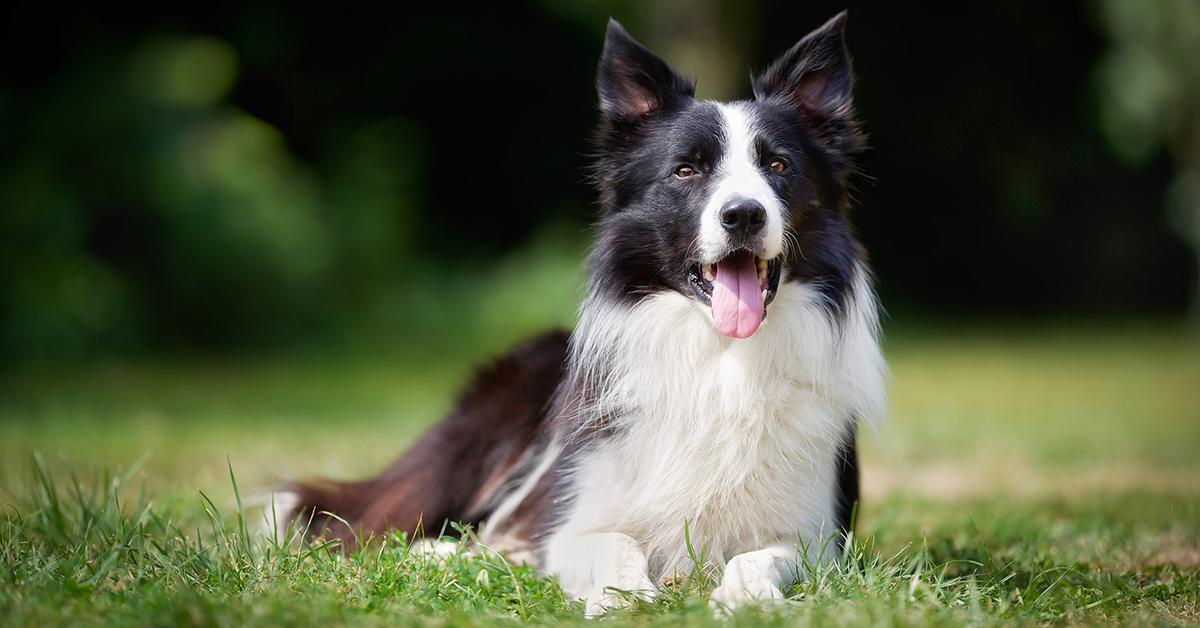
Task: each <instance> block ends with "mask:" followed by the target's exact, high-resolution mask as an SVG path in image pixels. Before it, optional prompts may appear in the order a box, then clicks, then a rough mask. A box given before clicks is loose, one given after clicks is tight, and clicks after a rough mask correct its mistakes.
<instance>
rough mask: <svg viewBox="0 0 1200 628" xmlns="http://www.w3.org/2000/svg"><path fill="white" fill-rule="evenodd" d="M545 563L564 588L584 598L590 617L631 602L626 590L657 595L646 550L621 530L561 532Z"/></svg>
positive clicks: (642, 595) (649, 597)
mask: <svg viewBox="0 0 1200 628" xmlns="http://www.w3.org/2000/svg"><path fill="white" fill-rule="evenodd" d="M546 563H547V564H546V566H547V570H548V571H549V572H550V573H552V574H554V575H555V576H558V581H559V584H560V585H562V588H563V590H565V591H566V592H567V593H568V594H569V595H572V596H575V597H578V598H583V601H584V604H585V605H586V607H585V611H584V612H585V614H586V615H587V616H588V617H596V616H599V615H602V614H604V612H605V611H607V610H609V609H612V608H616V607H620V606H624V605H625V604H627V603H628V601H629V600H628V596H627V595H623V594H625V593H633V594H635V595H637V596H640V597H643V598H647V599H652V598H654V596H655V595H656V594H657V589H656V588H655V586H654V582H652V581H651V580H650V577H649V575H648V574H647V564H646V553H645V552H643V551H642V548H641V546H640V545H639V544H638V542H637V541H635V540H634V539H633V538H632V537H630V536H628V535H626V534H621V533H619V532H593V533H587V534H578V535H573V534H572V535H560V536H559V538H556V539H554V541H553V542H552V543H551V545H550V547H549V548H548V552H547V556H546Z"/></svg>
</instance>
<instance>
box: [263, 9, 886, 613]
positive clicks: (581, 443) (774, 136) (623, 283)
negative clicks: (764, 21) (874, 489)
mask: <svg viewBox="0 0 1200 628" xmlns="http://www.w3.org/2000/svg"><path fill="white" fill-rule="evenodd" d="M845 19H846V16H845V13H844V12H843V13H841V14H839V15H837V16H835V17H834V18H832V19H831V20H829V21H828V22H827V23H825V24H824V25H823V26H821V27H820V28H818V29H816V30H814V31H813V32H811V33H809V34H808V35H806V36H805V37H804V38H803V39H802V40H800V41H799V42H798V43H797V44H796V45H795V46H793V47H792V48H791V49H789V50H787V51H786V52H785V53H784V54H783V55H782V56H780V57H779V58H778V59H777V60H776V61H775V62H774V63H773V64H771V65H770V66H769V67H768V68H767V69H766V71H764V72H763V73H762V74H760V75H758V76H757V77H754V78H753V80H752V84H753V93H754V98H753V99H752V100H746V101H737V102H712V101H703V100H698V99H696V98H695V96H694V93H695V89H694V85H693V83H692V82H691V81H689V80H688V79H686V78H685V77H684V76H682V75H680V74H679V73H678V72H676V71H675V70H674V69H672V68H671V67H670V66H669V65H668V64H667V63H666V62H665V61H663V60H662V59H660V58H659V57H658V56H656V55H654V54H653V53H652V52H650V51H649V50H648V49H647V48H646V47H644V46H643V45H642V44H640V43H638V42H637V41H635V40H634V39H633V38H632V37H631V36H630V35H629V34H628V33H627V32H626V31H625V29H624V28H623V27H622V26H621V25H620V24H618V23H617V22H616V21H612V20H610V21H609V23H608V31H607V35H606V37H605V42H604V50H603V53H602V56H601V60H600V64H599V69H598V72H597V90H598V92H599V108H600V127H599V131H598V134H597V137H596V143H595V148H596V160H595V170H594V179H595V183H596V186H597V188H598V190H599V197H600V217H599V221H598V224H597V227H596V237H595V241H594V245H593V246H592V248H591V251H590V254H589V256H588V258H587V265H588V269H589V278H588V282H587V288H586V293H585V297H584V300H583V303H582V305H581V307H580V314H579V320H578V324H577V326H576V328H575V329H574V331H573V332H572V333H569V334H568V333H566V332H561V331H560V332H553V333H548V334H546V335H544V336H541V337H539V338H536V339H533V340H530V341H528V342H526V343H525V344H523V345H521V346H519V347H517V348H516V349H515V350H513V351H512V352H511V353H509V354H508V355H506V356H504V357H502V358H500V359H499V360H498V361H496V362H495V363H494V364H492V365H491V366H489V367H487V368H485V369H483V370H481V371H480V372H479V373H478V374H477V375H476V377H475V380H474V382H473V383H472V384H471V385H470V386H469V387H468V388H467V389H466V391H465V393H464V394H463V395H462V397H461V398H460V399H459V401H458V403H457V406H456V407H455V408H454V410H453V411H452V412H450V413H449V415H448V416H446V417H445V418H444V419H443V420H442V421H441V422H440V423H438V424H437V425H435V426H434V427H433V428H431V429H430V430H429V431H428V432H427V433H425V434H424V435H423V436H421V437H420V438H419V440H418V441H417V442H416V443H415V444H414V445H413V446H412V448H411V449H409V450H408V452H407V453H405V454H404V455H403V456H401V457H400V458H399V460H397V461H396V462H395V463H394V464H393V465H392V466H391V467H390V468H388V469H387V470H385V471H383V473H382V474H380V475H379V476H377V477H375V478H372V479H368V480H364V481H353V482H331V481H325V482H309V483H296V484H292V485H289V486H288V487H287V488H286V492H283V493H281V494H280V495H279V496H278V497H277V503H278V504H279V507H280V508H282V511H283V513H282V516H281V517H280V520H281V521H284V522H287V521H292V522H297V523H298V524H302V525H303V526H304V527H305V528H306V529H307V530H308V531H309V534H310V535H312V536H324V537H326V538H330V537H332V538H338V539H340V540H341V541H342V542H343V543H344V544H345V545H347V546H350V545H353V544H354V543H356V541H357V540H358V539H361V538H368V537H370V536H371V535H374V534H381V533H384V532H386V531H389V530H401V531H407V532H409V533H411V534H414V535H420V534H421V533H422V531H423V530H428V529H444V528H442V526H443V522H446V521H458V522H465V523H467V524H470V525H472V526H476V527H477V538H478V539H479V540H480V541H481V542H482V543H483V544H485V545H487V546H489V547H493V548H497V549H503V550H505V551H506V552H508V555H509V556H510V557H514V558H515V557H519V558H520V560H525V561H528V562H530V563H532V564H533V565H535V566H537V567H538V568H540V569H541V570H542V571H543V572H544V573H547V574H550V575H553V576H555V577H557V578H558V581H559V582H560V584H561V586H562V587H563V589H564V590H565V591H566V592H567V593H568V594H570V595H572V596H576V597H578V598H582V599H583V600H584V602H585V605H586V606H585V608H586V612H587V614H588V615H596V614H599V613H602V612H604V611H605V610H606V609H608V608H611V607H614V606H619V605H621V604H623V603H627V602H628V600H629V594H630V593H633V594H640V595H643V596H646V597H653V596H654V595H655V592H656V591H657V587H658V586H659V585H660V584H662V583H663V582H666V581H668V580H670V579H672V578H677V577H679V576H680V575H681V574H688V573H691V572H692V571H693V570H694V569H696V568H697V567H703V565H697V562H698V561H697V560H696V559H695V557H694V552H693V553H689V549H688V548H689V543H690V546H691V548H692V550H694V551H701V552H702V554H703V557H704V560H705V561H706V563H707V565H708V566H709V567H711V568H713V569H716V570H721V569H723V574H722V575H721V577H720V584H719V585H718V586H717V587H716V588H715V590H714V591H713V593H712V598H711V599H712V603H714V604H717V605H720V606H721V607H723V608H733V607H736V606H738V605H740V604H744V603H747V602H751V601H755V600H767V599H775V598H781V597H783V595H784V594H783V588H784V587H787V586H789V585H790V584H791V583H793V582H794V581H796V580H797V579H798V578H800V577H802V576H803V574H802V573H801V572H802V571H803V570H802V565H805V564H814V563H815V564H828V562H829V561H834V560H837V558H838V557H839V555H840V548H841V546H842V544H843V543H844V540H845V538H846V536H847V535H848V533H849V532H850V530H851V525H852V516H853V515H852V513H853V511H854V508H855V503H856V501H857V499H858V468H857V446H856V443H857V436H856V433H857V428H858V426H859V424H860V423H862V422H866V421H870V420H872V419H874V418H875V417H878V416H880V415H881V414H882V413H883V410H884V404H885V400H884V381H885V371H886V367H885V364H884V361H883V358H882V355H881V352H880V348H879V342H878V315H877V309H878V308H877V300H876V297H875V294H874V291H873V287H872V276H871V273H870V271H869V268H868V265H867V260H866V255H865V252H864V250H863V248H862V247H861V246H860V244H859V243H858V241H857V240H856V239H855V236H854V234H853V230H852V227H851V225H850V223H849V222H848V218H847V212H848V209H849V206H850V196H851V195H850V190H851V185H852V183H853V181H854V179H855V175H856V170H855V166H854V162H853V158H854V156H855V155H856V154H858V153H860V152H861V151H862V150H863V149H864V146H865V137H864V134H863V132H862V131H861V129H860V126H859V124H858V122H857V121H856V119H855V115H854V110H853V107H852V94H851V88H852V83H853V75H852V70H851V63H850V58H849V55H848V52H847V50H846V46H845V43H844V38H843V29H844V23H845Z"/></svg>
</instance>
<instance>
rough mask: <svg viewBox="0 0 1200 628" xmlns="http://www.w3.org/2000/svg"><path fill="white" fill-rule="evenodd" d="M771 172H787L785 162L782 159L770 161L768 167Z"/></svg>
mask: <svg viewBox="0 0 1200 628" xmlns="http://www.w3.org/2000/svg"><path fill="white" fill-rule="evenodd" d="M768 167H769V168H770V169H771V172H783V171H784V170H787V162H786V161H784V160H782V159H772V160H771V165H770V166H768Z"/></svg>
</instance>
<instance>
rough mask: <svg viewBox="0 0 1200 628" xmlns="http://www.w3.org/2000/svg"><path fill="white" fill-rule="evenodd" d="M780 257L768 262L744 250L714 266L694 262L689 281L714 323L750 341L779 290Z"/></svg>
mask: <svg viewBox="0 0 1200 628" xmlns="http://www.w3.org/2000/svg"><path fill="white" fill-rule="evenodd" d="M779 259H780V258H778V257H776V258H775V259H772V260H765V259H762V258H760V257H758V256H756V255H755V254H754V253H751V252H750V251H747V250H744V249H741V250H737V251H734V252H732V253H730V254H729V255H726V256H725V257H723V258H721V259H720V260H719V261H717V263H715V264H701V263H699V262H697V263H694V264H692V265H691V267H690V268H689V269H688V280H689V281H690V282H691V284H692V290H693V291H694V292H695V293H696V298H698V299H700V301H701V302H703V303H705V304H707V305H709V306H710V307H712V315H713V322H714V323H715V324H716V326H717V329H718V330H720V332H721V333H723V334H725V335H726V336H729V337H731V338H749V337H750V336H752V335H753V334H754V332H756V331H758V326H759V325H761V324H762V322H763V318H765V317H766V313H767V305H769V304H770V303H771V301H772V300H774V299H775V291H776V290H777V289H778V288H779V274H780V268H781V264H780V263H779Z"/></svg>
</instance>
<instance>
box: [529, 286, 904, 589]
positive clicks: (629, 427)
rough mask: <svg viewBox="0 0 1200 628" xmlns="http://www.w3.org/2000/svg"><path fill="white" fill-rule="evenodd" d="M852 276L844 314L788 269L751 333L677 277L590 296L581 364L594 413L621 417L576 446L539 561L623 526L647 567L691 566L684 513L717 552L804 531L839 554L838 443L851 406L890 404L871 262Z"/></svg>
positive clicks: (798, 536)
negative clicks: (622, 301) (723, 327)
mask: <svg viewBox="0 0 1200 628" xmlns="http://www.w3.org/2000/svg"><path fill="white" fill-rule="evenodd" d="M854 284H855V289H854V292H853V296H852V298H851V299H850V301H849V302H848V303H847V304H846V310H845V312H844V313H843V315H842V316H840V317H839V316H831V315H830V314H829V313H828V312H827V311H826V309H825V307H824V306H823V304H822V299H823V297H822V296H821V295H820V294H819V293H818V292H817V291H816V290H815V289H814V288H813V287H811V286H808V285H805V284H799V283H794V282H787V281H786V280H785V281H784V282H783V283H781V285H780V288H779V293H778V296H777V297H776V300H775V302H774V303H773V304H772V306H771V309H770V316H769V317H768V319H767V320H766V321H765V322H764V324H763V326H762V328H761V329H760V330H759V331H758V333H756V334H755V335H753V336H751V337H750V338H746V339H742V340H733V339H730V338H726V337H724V336H722V335H720V334H718V333H716V331H715V330H714V329H713V328H712V323H711V321H710V320H709V318H708V316H707V315H706V313H705V312H704V309H703V308H702V307H698V305H697V304H696V302H695V300H693V299H690V298H688V297H685V296H683V295H680V294H678V293H675V292H662V293H659V294H656V295H653V296H650V297H648V298H646V299H644V300H642V301H641V302H640V303H638V304H637V305H634V306H624V305H617V304H611V303H603V302H595V301H593V302H590V303H588V304H586V305H585V307H584V308H583V311H582V315H581V320H580V323H579V326H578V328H577V330H576V333H575V336H574V338H573V343H574V344H573V347H572V352H573V353H572V366H573V368H575V369H582V370H583V372H584V373H591V374H593V375H594V377H587V378H586V379H585V380H584V381H589V382H603V384H602V386H603V388H602V389H600V390H597V391H595V393H596V394H597V396H598V401H597V403H596V404H595V406H594V407H592V408H591V412H594V413H596V414H595V416H604V417H611V421H612V422H613V423H614V424H615V425H614V427H616V428H617V429H616V431H615V435H614V436H611V437H607V438H604V439H601V440H599V441H598V442H596V443H595V444H594V445H591V446H589V447H588V448H587V449H585V450H584V451H583V452H581V453H580V454H579V456H578V458H577V459H576V460H577V463H576V466H575V468H574V475H575V482H574V487H575V490H576V491H577V492H576V493H575V494H574V499H573V500H572V501H571V502H570V503H571V506H570V508H569V510H568V512H566V513H565V516H564V518H563V520H562V522H561V525H560V526H559V527H558V528H557V529H556V530H555V531H554V533H553V535H552V536H551V538H550V539H549V540H548V543H547V545H546V565H545V567H546V568H547V569H548V570H549V571H550V572H552V573H566V572H568V571H570V572H575V571H577V570H578V569H579V568H580V566H579V565H578V564H576V563H577V562H578V561H580V560H583V561H586V560H588V559H589V558H588V556H589V550H588V548H587V546H586V545H587V544H586V542H585V541H583V540H582V539H586V538H587V536H588V535H589V534H594V533H598V532H618V533H622V534H625V535H628V536H629V537H631V538H633V539H636V540H637V541H638V543H639V544H640V546H641V548H642V549H643V550H644V551H645V554H646V557H647V560H648V567H649V570H650V576H651V577H652V578H653V579H655V580H659V579H661V578H663V577H665V576H670V575H672V574H674V573H675V572H677V571H678V572H680V573H687V572H688V571H690V570H691V568H692V562H691V560H690V559H689V557H688V555H687V551H686V547H685V541H684V523H685V522H686V523H687V525H688V527H689V530H690V533H691V537H692V541H693V545H694V547H695V548H696V550H697V551H699V550H700V548H701V547H703V548H704V550H705V552H706V558H707V559H708V560H709V561H711V562H712V563H713V564H715V565H718V566H719V565H724V564H725V563H726V562H727V561H729V560H730V559H732V558H733V557H734V556H737V555H739V554H742V553H745V552H751V551H756V550H761V549H763V548H768V547H778V546H780V545H783V546H788V547H795V546H796V544H797V543H798V542H799V543H802V544H807V545H808V547H809V548H810V550H812V551H813V552H814V554H813V555H812V557H813V558H815V559H821V558H830V557H831V553H832V550H833V544H832V543H829V544H826V541H827V540H828V539H829V537H830V536H831V535H832V534H833V533H835V532H836V530H835V526H836V521H835V520H834V512H835V507H836V504H835V499H836V487H835V482H836V471H835V469H836V467H835V462H836V455H837V450H838V447H839V445H840V444H841V443H842V440H843V438H844V437H845V436H846V434H847V430H848V429H849V428H850V426H851V421H852V420H853V417H855V416H857V417H858V418H859V419H860V420H862V421H865V422H869V421H871V420H872V419H874V418H876V417H878V416H880V415H881V413H882V410H883V405H884V379H885V377H884V373H885V367H884V363H883V359H882V356H881V355H880V351H879V346H878V342H877V315H876V306H875V298H874V294H873V292H872V290H871V286H870V281H869V278H868V276H867V272H866V271H865V269H858V270H857V271H856V277H855V279H854ZM839 319H840V320H839ZM823 544H824V548H825V554H823V555H821V554H817V553H816V552H817V550H820V549H821V548H822V547H823ZM593 558H595V557H593ZM760 562H761V561H760ZM740 577H743V578H748V577H750V576H749V575H747V574H741V576H740ZM577 586H578V585H577ZM583 588H585V587H579V589H576V590H572V591H571V592H572V593H576V594H579V595H584V594H586V593H588V591H584V590H582V589H583Z"/></svg>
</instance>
